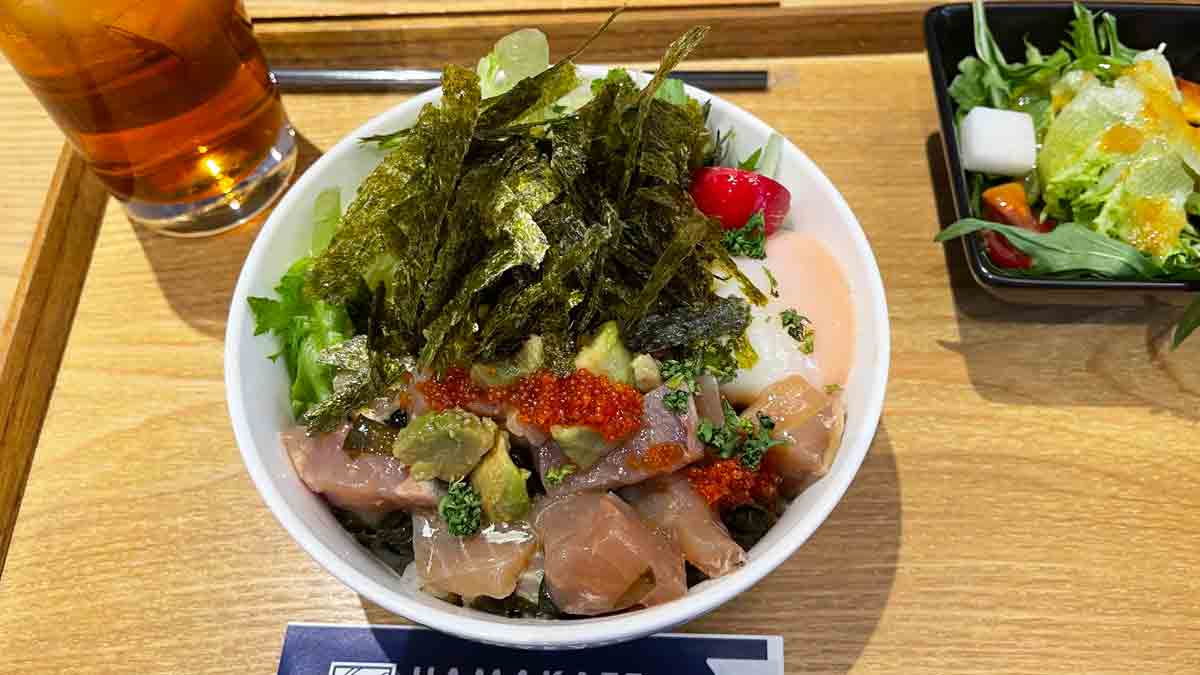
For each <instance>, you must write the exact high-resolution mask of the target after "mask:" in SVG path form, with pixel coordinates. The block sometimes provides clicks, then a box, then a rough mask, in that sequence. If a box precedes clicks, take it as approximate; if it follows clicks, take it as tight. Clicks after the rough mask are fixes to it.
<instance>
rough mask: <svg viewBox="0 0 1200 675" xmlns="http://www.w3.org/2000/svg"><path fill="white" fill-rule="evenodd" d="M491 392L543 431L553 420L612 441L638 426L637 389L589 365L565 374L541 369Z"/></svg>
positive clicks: (495, 397)
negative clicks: (590, 367)
mask: <svg viewBox="0 0 1200 675" xmlns="http://www.w3.org/2000/svg"><path fill="white" fill-rule="evenodd" d="M489 395H490V398H491V400H493V401H495V402H497V403H508V404H511V405H513V406H514V407H516V409H517V410H518V411H520V414H521V421H522V422H525V423H526V424H533V425H535V426H537V427H540V428H541V429H543V430H547V431H548V430H549V429H550V427H552V426H555V425H562V426H586V427H591V428H593V429H595V430H597V431H599V432H600V433H602V434H603V435H604V437H605V438H606V439H608V440H610V441H615V440H617V439H619V438H624V437H626V436H628V435H630V434H632V433H634V432H636V431H637V430H638V429H640V428H641V427H642V395H641V393H639V392H638V390H637V389H634V388H633V387H631V386H629V385H627V384H621V383H620V382H613V381H612V380H610V379H608V378H607V377H604V376H603V375H596V374H595V373H592V372H590V371H587V370H577V371H575V372H573V373H571V374H570V375H568V376H566V377H558V376H556V375H554V374H553V373H551V372H549V371H545V370H543V371H539V372H537V373H534V374H533V375H530V376H529V377H526V378H524V379H522V380H519V381H518V382H516V383H514V384H511V385H509V386H507V387H499V388H497V389H492V390H491V391H490V392H489Z"/></svg>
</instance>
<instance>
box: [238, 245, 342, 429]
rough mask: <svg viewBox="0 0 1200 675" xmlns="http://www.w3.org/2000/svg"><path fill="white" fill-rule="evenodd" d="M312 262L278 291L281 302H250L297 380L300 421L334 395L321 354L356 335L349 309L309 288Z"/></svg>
mask: <svg viewBox="0 0 1200 675" xmlns="http://www.w3.org/2000/svg"><path fill="white" fill-rule="evenodd" d="M311 262H312V260H311V259H310V258H302V259H300V260H298V261H297V262H296V263H295V264H293V265H292V267H291V268H290V269H289V270H288V271H287V273H286V274H284V275H283V278H282V279H281V280H280V281H279V285H278V286H276V287H275V292H276V294H278V296H279V299H278V300H272V299H269V298H249V299H248V300H249V303H250V310H251V311H252V312H253V313H254V322H255V325H254V334H255V335H260V334H262V333H267V332H270V333H271V334H272V335H274V336H275V338H276V339H277V340H278V341H279V345H280V349H279V352H277V353H276V354H275V355H273V356H272V357H271V358H272V359H276V358H278V357H280V356H283V360H284V363H285V364H286V365H287V370H288V377H289V378H291V383H292V386H291V401H292V414H293V415H294V416H295V417H296V418H297V419H299V418H300V417H301V416H302V415H303V414H304V413H305V412H306V411H307V410H308V409H309V408H310V407H311V406H313V405H315V404H317V403H319V402H320V401H322V400H324V399H326V398H328V397H329V396H330V395H331V394H332V393H333V371H332V370H331V369H330V368H329V367H328V366H327V365H325V364H323V363H321V362H320V358H319V357H320V354H321V352H322V351H323V350H325V349H327V348H329V347H330V346H332V345H335V344H338V343H340V342H342V341H343V340H346V339H347V338H349V337H350V336H351V335H352V334H353V326H352V325H351V323H350V317H349V315H348V314H347V313H346V310H345V309H344V308H343V307H342V306H340V305H332V304H329V303H326V302H323V301H321V300H317V299H314V298H312V297H310V296H309V295H308V294H307V293H306V292H305V290H304V280H305V275H306V273H307V271H308V267H309V265H310V264H311Z"/></svg>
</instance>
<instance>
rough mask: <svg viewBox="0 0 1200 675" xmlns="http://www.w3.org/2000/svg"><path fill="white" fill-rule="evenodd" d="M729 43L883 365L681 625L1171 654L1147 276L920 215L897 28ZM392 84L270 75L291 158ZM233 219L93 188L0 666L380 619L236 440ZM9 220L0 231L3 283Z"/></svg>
mask: <svg viewBox="0 0 1200 675" xmlns="http://www.w3.org/2000/svg"><path fill="white" fill-rule="evenodd" d="M742 63H743V65H744V64H746V63H747V62H745V61H743V62H742ZM753 64H754V65H755V66H762V65H764V64H765V65H766V66H767V67H768V68H769V69H770V71H771V73H772V77H773V87H772V90H771V91H770V92H769V93H766V94H763V93H746V94H738V95H732V96H729V98H730V99H732V100H733V101H734V102H735V103H737V104H739V105H742V106H743V107H745V108H746V109H748V110H750V111H751V112H753V113H754V114H756V115H758V116H759V117H761V118H762V119H763V120H764V121H765V122H766V123H767V124H770V125H772V126H773V127H775V128H776V129H777V130H778V131H780V132H781V133H783V134H785V135H787V136H788V137H790V138H791V139H792V140H793V141H795V142H796V144H797V145H799V146H800V147H801V148H802V149H804V150H805V151H806V152H807V153H808V154H809V155H810V156H811V157H812V158H813V159H814V160H815V161H816V162H817V163H818V164H819V165H820V166H821V167H822V169H823V170H824V171H825V172H826V173H827V174H828V175H829V177H830V178H831V179H832V180H833V182H834V183H835V184H836V185H838V186H839V188H840V189H841V190H842V192H843V194H844V195H845V196H846V198H847V200H848V202H849V203H850V205H851V207H852V208H853V209H854V211H855V212H856V214H857V215H858V217H859V219H860V220H861V221H862V224H863V227H864V229H865V230H866V233H867V235H868V237H869V238H870V240H871V242H872V245H873V247H874V250H875V253H876V255H877V257H878V260H879V264H880V267H881V270H882V273H883V277H884V282H885V285H886V288H887V293H888V299H889V303H890V307H891V319H892V331H893V332H892V339H893V361H892V366H891V381H890V384H889V387H888V392H887V401H886V404H885V411H884V415H883V419H882V422H881V424H880V427H879V432H878V434H877V437H876V440H875V443H874V445H873V447H872V450H871V452H870V454H869V455H868V457H867V460H866V462H865V464H864V465H863V468H862V470H861V471H860V473H859V475H858V476H857V478H856V479H855V482H854V484H853V485H852V486H851V488H850V490H849V492H848V493H847V495H846V497H845V498H844V500H843V501H842V503H841V504H839V506H838V507H837V509H835V511H834V512H833V514H832V515H831V516H830V518H829V520H828V521H827V522H826V523H825V524H824V525H823V526H822V527H821V528H820V529H819V530H818V531H817V533H816V534H815V535H814V536H813V538H812V539H811V540H810V541H809V542H808V543H807V544H806V545H805V546H804V547H802V548H801V550H800V551H799V552H798V553H797V554H796V555H795V556H793V557H792V558H791V559H790V560H789V561H787V562H786V563H785V564H784V565H783V566H782V567H781V568H780V569H778V570H777V571H776V572H774V573H773V574H772V575H770V576H769V577H768V578H767V579H765V580H764V581H763V582H761V583H760V584H759V585H757V586H756V587H755V588H753V589H752V590H750V591H749V592H747V593H745V594H744V595H742V596H741V597H739V598H737V599H736V600H734V601H733V602H731V603H730V604H729V605H727V606H725V607H723V608H721V609H719V610H718V611H716V612H714V613H713V614H711V615H710V616H707V617H705V618H703V619H701V620H699V621H696V622H694V623H692V624H690V625H688V626H686V627H685V630H688V631H702V632H736V633H768V634H776V633H779V634H783V635H784V637H785V652H786V654H787V664H788V665H787V672H789V673H810V672H812V673H846V672H854V673H914V674H929V675H934V674H937V675H941V674H944V673H1071V674H1075V673H1080V672H1084V673H1113V674H1116V673H1135V672H1136V673H1194V672H1200V577H1198V576H1197V575H1196V574H1195V573H1194V571H1193V568H1194V567H1195V565H1196V563H1197V561H1198V560H1200V490H1198V489H1197V488H1198V487H1200V459H1198V458H1197V453H1196V451H1195V448H1196V445H1197V442H1196V438H1197V431H1200V424H1198V421H1200V415H1198V414H1197V410H1200V369H1197V368H1196V367H1195V364H1196V363H1197V357H1200V340H1193V342H1192V343H1190V344H1188V345H1185V347H1184V348H1183V349H1181V350H1179V351H1177V352H1169V351H1166V350H1165V349H1164V348H1163V344H1164V338H1165V336H1166V333H1167V331H1168V328H1169V324H1170V321H1171V320H1172V319H1173V317H1174V316H1175V314H1176V312H1177V310H1175V309H1171V308H1166V307H1161V306H1157V305H1153V304H1147V305H1146V306H1143V307H1132V308H1092V309H1070V308H1068V309H1063V308H1036V307H1035V308H1021V307H1015V306H1010V305H1005V304H1003V303H1000V302H997V301H995V300H993V299H991V298H990V297H989V296H987V295H986V294H984V293H983V292H982V291H980V290H979V289H978V288H977V287H976V286H974V284H973V282H972V281H971V280H970V279H969V277H968V276H967V274H966V271H965V268H964V267H963V261H962V256H961V253H960V250H959V248H958V247H957V246H948V247H942V246H937V245H934V244H932V243H931V238H932V237H933V235H934V233H935V232H936V231H937V230H938V228H939V222H941V221H942V220H944V219H946V218H947V217H948V206H947V203H946V201H947V200H946V198H945V196H944V195H945V189H946V188H945V176H944V170H943V168H942V160H941V157H940V150H939V149H938V144H937V142H936V137H935V136H934V134H935V133H936V126H937V122H936V115H935V112H934V110H933V103H932V95H931V92H930V85H929V79H928V66H927V64H926V61H925V57H924V55H922V54H919V53H901V54H890V55H888V54H876V55H867V56H842V57H793V58H772V59H759V60H755V61H753ZM11 79H12V78H11V76H9V75H6V74H5V73H3V72H0V96H3V97H4V98H3V100H5V101H7V100H9V98H10V97H11V96H13V95H15V94H14V93H13V92H15V91H16V89H15V87H16V85H15V84H11V82H10V81H11ZM402 98H403V97H401V96H394V95H325V96H318V95H304V96H291V97H288V98H287V99H286V105H287V106H288V109H289V112H290V114H291V115H292V117H293V120H294V122H295V125H296V127H297V128H298V130H299V131H300V133H301V135H302V137H303V139H304V140H303V143H302V148H303V153H302V159H301V161H302V164H304V165H307V164H309V163H311V162H312V161H313V159H315V157H316V156H318V154H319V152H320V151H321V150H322V149H324V148H328V147H329V146H330V145H332V144H333V142H335V141H336V140H337V139H338V138H339V137H341V136H342V135H343V134H345V133H346V132H347V131H349V130H350V129H351V128H352V127H354V126H357V125H358V124H359V123H360V122H361V121H362V120H363V119H366V118H367V117H369V116H371V115H373V114H375V113H377V112H379V111H382V110H384V109H386V108H388V107H390V106H391V105H394V104H395V103H397V102H398V101H400V100H402ZM8 109H9V108H8V106H0V111H4V110H8ZM0 115H4V117H0V123H3V124H4V126H3V127H0V130H2V131H0V133H3V134H4V136H3V138H4V140H5V141H6V143H5V147H6V149H10V151H9V152H7V153H4V154H3V155H0V162H4V163H5V164H6V165H7V167H8V169H9V171H8V172H7V173H8V174H9V175H20V176H21V182H22V184H24V185H26V188H25V189H24V190H20V189H18V188H16V187H7V185H8V183H9V182H6V183H5V185H6V187H4V188H0V198H2V199H4V205H5V206H7V207H8V208H7V210H6V215H7V216H9V218H8V219H6V222H8V223H13V222H17V221H18V218H19V219H25V220H21V221H20V222H32V221H33V219H34V217H35V216H36V214H37V212H38V211H39V209H40V207H41V204H40V202H39V199H40V196H41V195H42V194H43V192H44V185H45V184H46V183H47V181H48V180H49V176H50V173H51V171H52V168H53V162H54V159H55V157H56V148H57V145H56V143H55V142H54V141H53V139H52V136H53V134H52V133H50V132H49V131H48V127H47V126H46V122H45V120H44V119H42V118H40V117H39V116H37V115H36V114H33V113H31V112H30V111H29V110H28V109H27V110H26V112H25V114H21V113H20V112H19V111H15V112H0ZM18 129H21V130H24V131H23V132H18V131H17V130H18ZM14 147H16V148H18V150H17V151H15V152H14V151H12V150H11V148H14ZM34 195H37V197H38V198H39V199H35V198H34ZM0 232H3V229H0ZM254 234H255V229H254V228H253V227H248V228H244V229H241V230H238V231H235V232H233V233H229V234H226V235H222V236H219V237H216V238H212V239H208V240H201V241H187V242H185V241H176V240H170V239H164V238H160V237H156V236H153V235H149V234H146V233H144V232H141V231H138V230H137V229H135V228H133V227H132V226H131V225H130V224H129V223H128V221H126V220H125V218H124V217H123V215H122V214H121V213H120V211H119V209H117V208H115V207H114V206H113V205H112V204H111V203H110V204H109V208H108V211H107V214H106V216H105V217H104V220H103V223H102V226H101V229H100V234H99V240H98V243H97V245H96V249H95V254H94V257H93V260H92V265H91V269H90V272H89V274H88V277H87V281H86V285H85V287H84V291H83V294H82V298H81V300H80V303H79V308H78V313H77V316H76V318H75V323H74V328H73V331H72V333H71V336H70V341H69V343H68V346H67V350H66V354H65V357H64V359H63V363H62V368H61V370H60V372H59V375H58V382H57V387H56V389H55V391H54V395H53V399H52V401H51V404H50V408H49V411H48V414H47V416H46V422H45V426H44V428H43V429H42V433H41V439H40V444H39V447H38V450H37V454H36V458H35V461H34V465H33V470H32V473H31V475H30V477H29V481H28V486H27V488H26V492H25V496H24V502H23V505H22V507H21V511H20V517H19V519H18V521H17V525H16V528H15V533H14V535H13V540H12V546H11V548H10V550H9V554H8V560H7V565H6V567H5V568H4V571H3V576H2V577H0V673H10V672H11V673H15V672H41V671H45V670H49V671H58V670H63V671H65V670H71V671H72V672H76V671H78V672H88V673H92V672H95V673H111V672H126V671H128V672H140V673H155V674H157V673H164V674H166V673H180V672H189V673H200V674H204V673H214V674H215V673H221V674H226V673H228V674H233V673H245V672H254V673H265V672H272V671H273V670H274V668H275V666H276V663H277V660H278V649H279V645H280V643H281V640H282V636H283V630H284V627H285V625H286V623H287V622H288V621H328V622H363V621H370V622H379V623H387V622H393V621H397V619H396V618H395V617H393V616H390V615H389V614H387V613H386V612H385V611H383V610H381V609H380V608H378V607H376V606H374V605H373V604H371V603H369V602H368V601H365V600H363V599H361V598H360V597H358V596H357V595H356V594H354V593H353V592H351V591H349V590H348V589H346V588H345V587H344V586H342V585H341V584H340V583H339V582H337V581H336V580H334V579H333V578H332V577H331V576H329V575H328V574H326V573H324V572H323V571H322V570H321V569H320V568H318V566H317V565H316V564H315V563H314V562H313V561H312V560H310V559H309V558H308V557H307V555H306V554H304V553H303V552H302V551H301V550H300V549H299V547H297V546H296V545H295V544H294V543H293V542H292V541H291V540H290V538H289V537H288V536H287V535H286V534H285V533H284V531H283V530H282V529H281V528H280V527H279V526H278V524H277V523H276V522H275V520H274V519H273V518H272V516H271V515H270V514H269V512H268V511H267V509H266V508H265V506H264V505H263V504H262V502H261V500H260V499H259V497H258V495H257V494H256V492H255V491H254V488H253V486H252V485H251V482H250V480H249V478H248V477H247V475H246V473H245V471H244V469H243V468H242V464H241V461H240V458H239V455H238V451H237V448H236V446H235V444H234V441H233V436H232V433H231V431H230V428H229V422H228V417H227V414H226V409H225V399H224V390H223V386H222V347H223V345H222V333H223V330H224V322H225V316H226V313H227V310H228V306H227V305H228V301H229V297H230V295H231V292H232V288H233V284H234V281H235V279H236V276H237V273H238V271H239V269H240V266H241V263H242V261H243V259H244V256H245V254H246V251H247V250H248V247H249V245H250V243H251V242H252V240H253V237H254ZM22 236H25V237H26V240H27V238H28V235H21V234H20V233H16V234H9V233H7V232H5V233H3V234H0V237H2V238H0V242H2V248H0V274H3V275H7V276H0V280H3V279H8V280H9V281H8V283H9V284H10V286H11V284H12V279H13V278H14V275H13V272H14V270H13V268H12V267H11V265H13V264H15V262H16V261H17V260H19V259H20V258H21V254H20V246H21V245H22V241H24V240H22V239H21V237H22ZM2 288H3V287H0V289H2ZM31 356H34V355H31Z"/></svg>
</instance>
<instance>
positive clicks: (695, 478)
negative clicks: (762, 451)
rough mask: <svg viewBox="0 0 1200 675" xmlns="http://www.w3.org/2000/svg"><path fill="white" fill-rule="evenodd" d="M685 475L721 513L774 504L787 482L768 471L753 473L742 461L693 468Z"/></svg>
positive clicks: (720, 461)
mask: <svg viewBox="0 0 1200 675" xmlns="http://www.w3.org/2000/svg"><path fill="white" fill-rule="evenodd" d="M685 475H686V476H687V478H688V481H689V482H691V484H692V487H693V488H694V489H695V490H696V492H698V493H699V494H700V496H701V497H704V501H706V502H708V504H709V506H712V507H713V508H715V509H717V510H724V509H729V508H733V507H735V506H741V505H742V504H752V503H756V502H758V503H762V502H770V501H773V500H774V499H775V496H776V495H777V494H778V493H779V484H780V483H781V482H782V480H783V479H782V478H780V477H779V474H777V473H775V472H774V471H771V470H769V469H767V468H760V469H759V470H758V471H751V470H749V469H747V468H746V467H744V466H742V463H741V461H740V460H738V459H719V460H716V461H714V462H709V463H707V464H703V465H693V466H690V467H688V468H687V469H686V470H685Z"/></svg>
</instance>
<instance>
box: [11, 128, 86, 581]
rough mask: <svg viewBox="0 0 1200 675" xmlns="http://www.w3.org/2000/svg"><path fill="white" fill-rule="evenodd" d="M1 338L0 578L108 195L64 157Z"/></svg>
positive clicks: (73, 157)
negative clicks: (26, 478)
mask: <svg viewBox="0 0 1200 675" xmlns="http://www.w3.org/2000/svg"><path fill="white" fill-rule="evenodd" d="M46 199H47V201H46V210H45V212H44V213H43V214H42V218H41V220H40V222H39V224H38V228H37V231H36V232H35V233H34V236H33V241H32V242H31V244H30V254H29V257H28V259H27V261H26V263H25V267H24V269H23V271H22V273H21V281H20V284H19V285H18V286H17V289H16V292H15V293H14V294H13V301H12V309H11V310H10V311H9V313H8V315H7V317H6V319H5V321H4V329H3V331H0V346H2V348H3V349H4V351H3V352H0V572H3V570H4V560H5V554H6V553H7V551H8V543H9V539H10V537H11V535H12V530H13V525H14V523H15V522H16V518H17V513H18V507H19V505H20V503H21V494H22V492H23V490H24V488H25V477H26V475H27V474H28V471H29V466H30V463H31V462H32V461H33V453H34V449H35V448H36V447H37V442H38V434H39V433H40V431H41V428H42V422H43V421H44V419H45V413H46V408H47V406H48V405H49V402H50V394H51V392H52V391H53V390H54V382H55V379H56V377H57V375H58V366H59V362H60V360H61V358H62V354H63V350H64V349H65V347H66V344H67V337H68V336H69V335H70V326H71V321H72V319H73V318H74V315H75V307H76V304H77V303H78V301H79V294H80V291H81V289H82V287H83V280H84V278H85V277H86V276H87V270H88V265H89V263H90V262H91V259H92V248H93V246H94V245H95V243H96V236H97V233H98V231H99V225H100V217H101V214H102V213H103V211H104V204H105V202H106V201H107V200H108V194H107V193H106V192H105V191H104V187H103V186H102V185H101V184H100V182H99V181H98V180H97V179H96V178H95V177H94V176H93V175H92V174H91V173H90V172H89V171H88V170H87V168H86V167H85V166H84V163H83V160H82V159H80V157H79V156H78V155H77V154H75V152H74V151H72V150H70V149H69V148H68V149H65V150H63V153H62V156H61V158H60V160H59V163H58V170H57V172H56V173H55V175H54V181H53V182H52V183H51V185H50V191H49V193H48V194H47V198H46Z"/></svg>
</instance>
